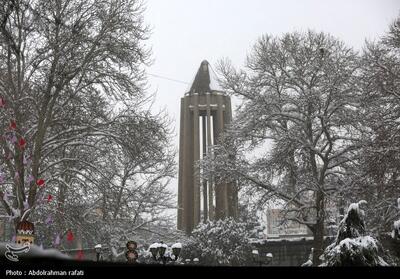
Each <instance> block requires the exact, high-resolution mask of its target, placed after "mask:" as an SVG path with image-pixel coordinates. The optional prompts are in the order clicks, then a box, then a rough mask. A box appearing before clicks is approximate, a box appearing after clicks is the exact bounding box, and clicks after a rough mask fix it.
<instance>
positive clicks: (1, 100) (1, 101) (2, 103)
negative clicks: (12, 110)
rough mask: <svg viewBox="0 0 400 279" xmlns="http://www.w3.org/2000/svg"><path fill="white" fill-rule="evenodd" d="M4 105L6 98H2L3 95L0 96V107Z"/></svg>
mask: <svg viewBox="0 0 400 279" xmlns="http://www.w3.org/2000/svg"><path fill="white" fill-rule="evenodd" d="M5 106H6V100H4V98H3V97H0V108H3V107H5Z"/></svg>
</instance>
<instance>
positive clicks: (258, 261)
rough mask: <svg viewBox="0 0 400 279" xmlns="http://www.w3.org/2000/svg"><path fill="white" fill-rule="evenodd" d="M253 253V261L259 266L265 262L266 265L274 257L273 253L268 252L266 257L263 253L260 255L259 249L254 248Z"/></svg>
mask: <svg viewBox="0 0 400 279" xmlns="http://www.w3.org/2000/svg"><path fill="white" fill-rule="evenodd" d="M251 254H252V255H253V261H254V262H255V263H256V264H258V265H259V266H262V265H263V264H264V263H265V264H266V265H269V264H270V263H271V262H272V259H273V255H272V254H271V253H267V254H266V255H265V259H264V257H263V256H262V254H261V255H260V253H259V252H258V250H253V251H252V252H251Z"/></svg>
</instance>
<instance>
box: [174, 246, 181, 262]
mask: <svg viewBox="0 0 400 279" xmlns="http://www.w3.org/2000/svg"><path fill="white" fill-rule="evenodd" d="M171 249H172V255H173V256H174V258H173V259H172V260H173V261H174V262H176V261H177V260H178V259H179V255H180V253H181V251H182V244H181V243H179V242H178V243H175V244H174V245H172V246H171Z"/></svg>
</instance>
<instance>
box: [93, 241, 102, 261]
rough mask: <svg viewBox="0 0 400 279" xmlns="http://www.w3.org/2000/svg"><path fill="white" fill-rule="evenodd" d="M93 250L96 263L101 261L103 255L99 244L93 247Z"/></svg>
mask: <svg viewBox="0 0 400 279" xmlns="http://www.w3.org/2000/svg"><path fill="white" fill-rule="evenodd" d="M94 250H95V251H96V261H97V262H99V261H102V260H103V255H102V253H101V244H97V245H96V246H94Z"/></svg>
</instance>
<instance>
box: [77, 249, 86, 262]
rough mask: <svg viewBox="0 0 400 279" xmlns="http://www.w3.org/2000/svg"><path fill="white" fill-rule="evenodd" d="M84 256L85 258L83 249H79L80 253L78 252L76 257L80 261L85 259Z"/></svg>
mask: <svg viewBox="0 0 400 279" xmlns="http://www.w3.org/2000/svg"><path fill="white" fill-rule="evenodd" d="M83 258H84V254H83V250H79V251H78V253H77V254H76V259H77V260H78V261H81V260H83Z"/></svg>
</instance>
